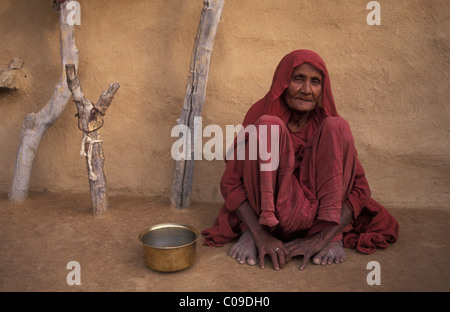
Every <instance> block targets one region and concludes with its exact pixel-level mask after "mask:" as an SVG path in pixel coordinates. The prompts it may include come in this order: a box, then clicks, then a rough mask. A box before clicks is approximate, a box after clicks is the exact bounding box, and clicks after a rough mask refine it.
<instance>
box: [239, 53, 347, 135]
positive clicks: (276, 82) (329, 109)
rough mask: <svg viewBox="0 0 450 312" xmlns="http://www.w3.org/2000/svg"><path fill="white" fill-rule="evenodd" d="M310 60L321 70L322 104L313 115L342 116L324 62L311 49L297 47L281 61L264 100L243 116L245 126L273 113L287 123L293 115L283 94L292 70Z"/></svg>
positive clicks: (314, 116) (323, 116)
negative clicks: (298, 48)
mask: <svg viewBox="0 0 450 312" xmlns="http://www.w3.org/2000/svg"><path fill="white" fill-rule="evenodd" d="M303 63H308V64H310V65H312V66H314V67H316V68H317V69H319V70H320V71H321V72H322V76H323V82H322V103H321V105H320V107H316V108H315V109H314V111H313V118H320V119H323V118H325V117H327V116H339V115H338V113H337V111H336V106H335V104H334V99H333V94H332V92H331V84H330V77H329V75H328V70H327V67H326V65H325V62H324V61H323V60H322V58H321V57H320V56H319V55H318V54H317V53H315V52H313V51H310V50H296V51H293V52H291V53H289V54H287V55H286V56H285V57H283V59H282V60H281V61H280V63H279V64H278V66H277V68H276V70H275V74H274V75H273V80H272V86H271V87H270V90H269V92H268V93H267V94H266V96H265V97H263V98H262V99H261V100H259V101H258V102H256V103H255V104H254V105H253V106H252V107H251V108H250V109H249V111H248V113H247V115H246V116H245V118H244V122H243V126H247V125H249V124H253V123H255V122H256V120H257V119H258V118H259V117H261V116H262V115H272V116H277V117H279V118H281V120H283V121H284V122H286V123H287V122H288V121H289V118H290V116H291V111H290V108H289V107H288V106H287V105H286V103H285V101H284V99H283V97H282V96H281V95H282V94H283V92H284V90H286V88H287V87H288V86H289V83H290V80H291V76H292V72H293V71H294V69H295V68H296V67H297V66H300V65H302V64H303Z"/></svg>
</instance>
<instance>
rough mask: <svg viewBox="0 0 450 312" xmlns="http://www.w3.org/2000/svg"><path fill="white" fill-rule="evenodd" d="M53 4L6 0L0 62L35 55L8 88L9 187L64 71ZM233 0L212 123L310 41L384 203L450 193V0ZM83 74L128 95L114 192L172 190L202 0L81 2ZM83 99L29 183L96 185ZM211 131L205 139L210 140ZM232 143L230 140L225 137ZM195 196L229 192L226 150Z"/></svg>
mask: <svg viewBox="0 0 450 312" xmlns="http://www.w3.org/2000/svg"><path fill="white" fill-rule="evenodd" d="M51 2H52V1H51V0H48V1H36V0H34V1H28V0H3V1H2V4H1V5H0V67H7V66H8V64H9V62H10V60H11V59H12V58H14V57H16V56H18V57H20V58H22V59H23V60H24V66H23V68H22V69H21V70H20V72H19V73H18V76H19V78H18V82H17V85H18V90H16V91H14V92H0V146H2V149H1V152H0V162H1V164H2V165H1V167H0V191H1V192H4V193H6V192H8V190H9V187H10V184H11V180H12V172H13V167H14V161H15V157H16V152H17V146H18V142H19V137H20V130H21V127H22V122H23V119H24V118H25V116H26V115H28V114H29V113H31V112H37V111H39V110H40V109H41V108H42V107H43V106H44V105H45V104H46V103H47V101H48V100H49V99H50V97H51V94H52V92H53V88H54V86H55V85H56V83H57V82H58V80H59V77H60V70H61V65H60V56H59V15H58V13H57V12H55V11H53V10H52V8H51ZM368 2H369V1H366V0H364V1H360V0H348V1H333V2H331V1H324V0H321V1H307V0H281V1H273V0H250V1H238V0H225V8H224V12H223V16H222V20H221V24H220V26H219V30H218V33H217V37H216V40H215V44H214V49H213V55H212V61H211V70H210V77H209V82H208V89H207V97H206V103H205V106H204V109H203V114H202V116H203V127H205V126H206V125H211V124H215V125H219V126H220V127H222V129H224V130H225V126H226V125H237V124H239V123H241V122H242V118H243V116H244V114H245V112H246V111H247V109H248V108H249V107H250V105H251V104H252V103H254V102H255V101H257V100H258V99H260V98H261V97H262V96H264V95H265V93H266V92H267V90H268V88H269V86H270V83H271V79H272V75H273V71H274V69H275V67H276V65H277V64H278V62H279V60H280V59H281V58H282V57H283V56H284V55H285V54H287V53H288V52H290V51H292V50H295V49H301V48H306V49H311V50H315V51H316V52H318V53H319V54H320V55H321V56H322V58H323V59H324V60H325V62H326V63H327V66H328V70H329V72H330V76H331V83H332V88H333V94H334V97H335V101H336V104H337V108H338V111H339V113H340V115H341V116H342V117H344V118H346V119H347V120H348V121H349V123H350V125H351V127H352V130H353V133H354V136H355V140H356V145H357V149H358V152H359V157H360V160H361V162H362V164H363V166H364V168H365V170H366V174H367V177H368V180H369V183H370V185H371V188H372V194H373V197H374V198H375V199H377V200H379V201H380V202H382V203H384V204H386V205H392V206H402V207H431V206H432V207H444V208H448V206H449V203H450V195H449V189H450V144H449V143H450V135H449V134H450V130H449V117H450V116H449V101H448V98H449V95H450V94H449V81H450V80H449V75H450V74H449V73H450V70H449V55H450V53H449V52H450V51H449V47H450V46H449V36H448V29H449V27H450V22H449V16H450V4H449V2H448V1H447V0H433V1H414V0H411V1H407V2H405V1H379V3H380V5H381V25H372V26H371V25H368V23H367V22H366V17H367V15H368V14H369V13H370V12H371V10H367V9H366V5H367V3H368ZM80 4H81V25H79V26H76V42H77V47H78V49H79V50H80V66H79V72H78V73H79V77H80V80H81V83H82V86H83V89H84V92H85V95H86V96H87V97H88V98H91V99H92V100H94V101H96V100H97V99H98V97H99V95H100V94H101V92H102V91H103V90H106V89H107V87H108V84H109V83H113V82H115V81H118V82H119V83H120V84H121V88H120V90H119V92H118V93H117V95H116V97H115V99H114V101H113V104H112V106H111V108H110V109H109V111H108V114H107V116H106V119H105V126H104V127H103V128H102V130H101V131H102V135H103V139H104V149H105V156H106V174H107V186H108V189H109V192H110V194H117V193H131V194H146V195H161V196H169V195H170V190H171V183H172V170H173V160H172V158H171V154H170V151H171V146H172V144H173V143H174V142H175V140H176V139H175V138H172V137H171V129H172V127H173V126H174V125H175V124H176V119H177V118H179V115H180V113H181V106H182V103H183V99H184V94H185V86H186V81H187V77H188V70H189V66H190V57H191V52H192V48H193V45H194V40H195V34H196V30H197V26H198V22H199V19H200V13H201V9H202V5H203V1H201V0H171V1H166V0H155V1H147V0H136V1H122V0H96V1H86V0H80ZM75 113H76V108H75V105H74V103H69V104H68V106H67V108H66V109H65V111H64V112H63V114H62V115H61V117H60V118H59V119H58V120H57V122H56V123H55V124H54V125H53V126H52V127H51V128H50V130H49V131H48V132H47V133H46V135H45V136H44V138H43V140H42V142H41V144H40V146H39V150H38V152H37V155H36V158H35V161H34V165H33V171H32V177H31V186H30V189H31V190H33V191H43V190H48V191H52V192H62V191H63V192H88V181H87V173H86V165H85V161H84V160H83V159H81V158H80V156H79V150H80V143H81V132H80V131H79V130H78V129H77V125H76V119H75V118H74V114H75ZM205 141H206V140H205ZM224 141H225V139H224ZM195 166H196V167H195V176H194V185H193V193H192V196H193V200H205V201H221V200H222V198H221V194H220V190H219V181H220V177H221V175H222V172H223V169H224V163H223V161H221V160H213V161H207V160H202V161H196V165H195Z"/></svg>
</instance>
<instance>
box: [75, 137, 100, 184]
mask: <svg viewBox="0 0 450 312" xmlns="http://www.w3.org/2000/svg"><path fill="white" fill-rule="evenodd" d="M86 143H87V144H89V148H88V152H87V154H86ZM95 143H103V141H102V140H93V139H92V138H90V137H89V136H87V135H86V136H84V137H83V140H82V141H81V151H80V156H81V157H87V162H88V168H89V179H90V180H92V181H97V175H96V174H95V173H94V169H93V168H92V148H93V146H94V144H95Z"/></svg>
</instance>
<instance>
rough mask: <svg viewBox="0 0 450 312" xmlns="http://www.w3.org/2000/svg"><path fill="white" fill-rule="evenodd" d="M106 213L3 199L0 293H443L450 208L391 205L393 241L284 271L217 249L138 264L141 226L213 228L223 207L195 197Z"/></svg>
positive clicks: (52, 199)
mask: <svg viewBox="0 0 450 312" xmlns="http://www.w3.org/2000/svg"><path fill="white" fill-rule="evenodd" d="M109 201H110V210H109V212H108V214H107V215H106V216H103V217H94V216H93V215H92V214H91V211H90V207H91V204H90V197H89V195H88V194H81V195H80V194H78V195H77V194H54V193H47V192H45V193H33V194H31V195H30V198H29V200H28V201H26V202H24V203H19V204H12V203H9V202H8V200H7V197H6V194H2V196H1V198H0V239H1V244H0V291H2V292H13V291H14V292H15V291H25V292H42V291H49V292H61V291H62V292H66V291H67V292H72V291H81V292H91V291H98V292H135V291H145V292H147V291H149V292H156V291H158V292H180V291H183V292H184V291H186V292H194V291H195V292H197V291H198V292H204V291H212V292H216V291H224V292H228V291H236V292H247V291H255V292H266V291H272V292H303V291H306V292H309V291H327V292H328V291H345V292H346V291H363V292H365V291H369V292H370V291H387V292H389V291H449V290H450V272H449V270H450V269H449V264H450V248H449V247H450V246H449V241H448V237H449V236H450V229H449V227H448V221H449V217H450V212H449V211H448V209H444V208H443V207H440V209H439V207H436V209H433V210H430V209H410V208H409V209H406V208H403V209H401V208H396V209H389V210H390V212H391V213H392V214H393V215H394V216H395V217H396V218H397V219H398V221H399V223H400V238H399V240H398V242H396V243H395V244H392V245H391V246H390V247H389V248H387V249H385V250H378V251H377V252H376V253H374V254H373V255H363V254H360V253H358V252H356V251H354V250H349V249H346V251H347V259H346V261H345V262H344V263H342V264H339V265H329V266H316V265H313V264H309V265H308V266H307V267H306V269H305V271H299V270H298V266H299V264H300V261H301V258H300V257H298V258H294V259H293V261H292V262H289V263H288V265H287V267H286V268H285V269H284V270H281V271H278V272H275V271H273V270H272V269H271V268H269V266H266V269H264V270H261V269H259V268H258V267H250V266H247V265H239V264H237V263H236V261H235V260H233V259H231V258H230V257H228V256H227V252H228V250H229V248H230V246H231V245H227V246H224V247H222V248H211V247H206V246H203V245H202V244H201V243H202V241H203V238H200V239H199V241H198V244H197V259H196V262H195V264H194V265H193V266H192V267H190V268H188V269H186V270H183V271H180V272H176V273H159V272H155V271H153V270H151V269H148V268H147V267H146V266H145V263H144V259H143V253H142V245H141V243H140V242H139V240H138V234H139V232H140V231H141V230H142V229H144V228H145V227H146V226H148V225H153V224H158V223H163V222H179V223H186V224H191V225H193V226H195V227H197V228H198V229H199V230H201V229H203V228H205V227H208V226H210V225H211V224H212V222H213V220H214V218H215V216H216V214H217V211H218V210H219V208H220V203H219V204H218V203H213V204H211V203H193V204H192V207H191V208H190V209H189V210H183V211H175V210H172V209H171V208H170V207H169V204H168V200H167V199H165V198H161V197H143V196H131V195H127V196H113V197H110V198H109ZM70 261H77V262H79V264H80V267H81V271H80V276H81V285H73V286H70V285H68V284H67V281H66V278H67V275H68V274H69V273H70V272H71V270H70V269H67V264H68V263H69V262H70ZM369 261H377V262H378V263H379V264H380V269H381V270H380V273H381V285H373V286H370V285H368V284H367V281H366V278H367V275H368V274H369V273H370V272H371V270H369V269H367V268H366V267H367V264H368V262H369Z"/></svg>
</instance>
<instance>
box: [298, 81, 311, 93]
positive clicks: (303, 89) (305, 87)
mask: <svg viewBox="0 0 450 312" xmlns="http://www.w3.org/2000/svg"><path fill="white" fill-rule="evenodd" d="M300 92H301V93H305V94H309V93H311V84H310V83H309V82H308V81H305V83H303V85H302V87H301V88H300Z"/></svg>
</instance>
